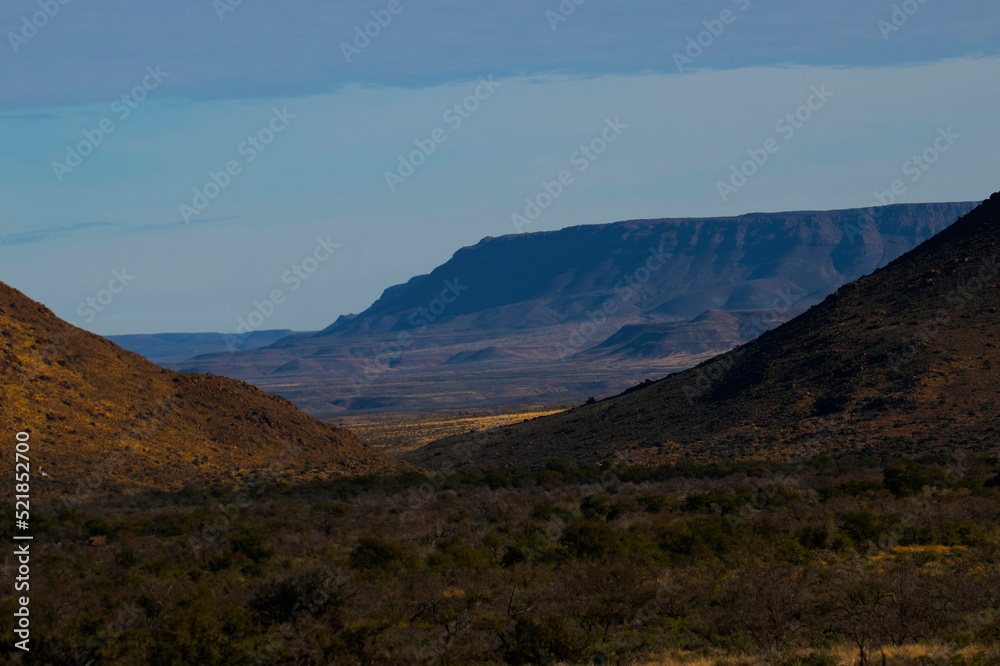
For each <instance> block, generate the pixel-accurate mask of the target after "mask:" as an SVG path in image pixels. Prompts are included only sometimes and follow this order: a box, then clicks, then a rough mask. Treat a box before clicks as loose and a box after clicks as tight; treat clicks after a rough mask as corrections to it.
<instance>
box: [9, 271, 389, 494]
mask: <svg viewBox="0 0 1000 666" xmlns="http://www.w3.org/2000/svg"><path fill="white" fill-rule="evenodd" d="M0 428H2V429H3V431H4V432H6V433H7V436H8V437H10V438H11V441H13V435H14V433H15V432H18V431H26V432H28V433H29V434H30V436H31V440H30V444H31V453H30V457H31V461H32V470H33V475H32V480H33V485H32V490H33V493H34V494H35V495H36V496H37V495H38V494H39V493H44V494H45V495H50V494H60V495H63V496H66V495H71V496H89V495H90V494H92V493H96V492H101V491H102V490H104V489H140V488H175V487H179V486H183V485H187V484H201V483H242V482H250V481H253V480H255V479H272V480H277V479H288V480H292V479H294V480H296V481H305V480H310V479H324V478H329V477H337V476H342V475H347V474H361V473H377V472H391V471H395V470H399V469H402V468H407V467H408V466H407V465H405V463H401V462H399V461H397V460H395V459H393V458H390V457H388V456H385V455H383V454H381V453H379V452H377V451H375V450H373V449H370V448H368V447H367V446H366V445H364V444H363V443H361V442H360V441H359V440H358V439H357V438H356V437H354V435H352V434H351V433H350V432H348V431H346V430H342V429H340V428H335V427H333V426H330V425H328V424H325V423H321V422H319V421H316V420H315V419H313V418H311V417H309V416H307V415H306V414H303V413H302V412H300V411H298V410H297V409H296V408H295V406H294V405H292V403H291V402H289V401H288V400H285V399H284V398H279V397H275V396H270V395H267V394H265V393H263V392H262V391H260V390H258V389H256V388H254V387H252V386H250V385H248V384H244V383H242V382H238V381H234V380H231V379H225V378H223V377H217V376H211V375H208V376H206V375H182V374H180V373H177V372H174V371H172V370H165V369H162V368H159V367H157V366H155V365H153V364H152V363H150V362H149V361H147V360H146V359H144V358H142V357H141V356H139V355H138V354H134V353H132V352H129V351H125V350H123V349H121V348H120V347H118V346H117V345H115V344H113V343H112V342H109V341H108V340H106V339H104V338H101V337H99V336H96V335H93V334H91V333H88V332H86V331H84V330H82V329H79V328H76V327H74V326H71V325H70V324H67V323H66V322H64V321H62V320H60V319H59V318H58V317H56V316H55V315H54V314H53V313H52V312H51V311H49V310H48V309H47V308H46V307H44V306H43V305H41V304H39V303H36V302H35V301H32V300H31V299H29V298H27V297H26V296H24V295H23V294H21V293H20V292H18V291H16V290H14V289H12V288H10V287H8V286H7V285H5V284H2V283H0ZM12 446H13V445H12ZM41 470H44V471H45V475H42V474H41V473H40V472H41Z"/></svg>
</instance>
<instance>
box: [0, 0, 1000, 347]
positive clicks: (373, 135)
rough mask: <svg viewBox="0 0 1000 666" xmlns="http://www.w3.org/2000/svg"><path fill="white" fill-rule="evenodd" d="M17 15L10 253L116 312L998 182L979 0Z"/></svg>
mask: <svg viewBox="0 0 1000 666" xmlns="http://www.w3.org/2000/svg"><path fill="white" fill-rule="evenodd" d="M63 1H64V2H65V1H66V0H63ZM223 3H225V4H223ZM560 6H562V8H563V11H562V12H561V13H560ZM571 7H572V8H573V12H572V13H570V12H569V11H568V8H571ZM46 9H47V10H48V13H49V14H51V16H46V15H45V14H44V12H45V10H46ZM229 10H231V11H229ZM390 10H395V11H396V13H392V12H391V11H390ZM372 12H375V17H373V15H372ZM377 18H381V19H382V21H383V23H385V25H384V26H377V28H378V29H377V30H376V29H375V28H376V25H375V24H372V25H368V26H367V27H368V29H369V31H370V32H372V33H378V34H377V36H375V37H373V38H369V41H367V42H366V41H364V39H361V40H359V41H357V42H354V40H355V38H356V35H357V31H358V30H361V31H364V29H365V27H366V24H367V23H369V22H370V21H373V20H376V19H377ZM389 18H391V20H388V19H389ZM562 19H565V20H562ZM25 21H27V23H25ZM32 22H34V24H35V25H32ZM880 22H881V23H880ZM38 25H41V27H37V26H38ZM26 26H28V27H26ZM33 28H34V29H33ZM0 32H2V33H3V35H4V40H3V43H0V202H2V204H3V208H2V211H3V212H2V214H0V215H2V216H0V280H3V281H4V282H7V283H9V284H11V285H13V286H15V287H17V288H19V289H21V290H23V291H24V292H26V293H27V294H28V295H29V296H31V297H33V298H35V299H38V300H40V301H42V302H44V303H45V304H46V305H48V306H49V307H51V308H52V309H53V310H54V311H55V312H56V313H57V314H59V315H60V316H62V317H64V318H66V319H67V320H69V321H71V322H72V323H74V324H77V325H81V326H84V327H85V328H88V329H90V330H93V331H96V332H98V333H102V334H115V333H142V332H146V333H149V332H163V331H225V332H231V331H234V330H236V327H237V325H238V324H237V322H238V321H239V318H240V317H243V318H246V317H247V315H248V314H249V313H250V312H253V311H254V310H255V305H254V303H255V301H256V302H257V303H264V302H265V301H267V300H268V299H270V297H271V295H272V294H273V293H274V292H275V290H280V292H281V295H282V296H283V298H282V299H281V302H280V303H278V304H276V306H275V307H274V308H273V313H272V314H271V316H270V317H268V318H267V320H266V322H265V325H264V327H265V328H294V329H299V330H305V329H317V328H321V327H323V326H325V325H327V324H329V323H330V322H331V321H333V320H334V319H335V318H336V317H337V316H338V315H340V314H344V313H348V312H357V311H360V310H362V309H364V308H365V307H367V305H369V304H370V303H371V302H372V301H373V300H374V299H375V298H377V297H378V295H379V294H380V293H381V291H382V290H383V289H384V288H386V287H387V286H390V285H392V284H396V283H399V282H403V281H405V280H407V279H408V278H410V277H411V276H413V275H416V274H420V273H425V272H428V271H430V270H431V269H432V268H433V267H434V266H436V265H439V264H440V263H442V262H443V261H445V260H446V259H447V258H448V257H449V256H450V255H451V254H452V253H453V252H454V251H455V250H456V249H458V248H459V247H461V246H464V245H470V244H473V243H475V242H477V241H478V240H480V239H481V238H483V237H485V236H498V235H503V234H508V233H516V232H518V231H522V232H530V231H541V230H547V229H557V228H561V227H565V226H569V225H574V224H590V223H602V222H611V221H616V220H622V219H631V218H646V217H674V216H712V215H722V214H739V213H746V212H753V211H777V210H792V209H830V208H846V207H853V206H866V205H870V204H872V203H873V201H874V194H875V192H877V191H885V190H888V189H889V188H890V186H891V184H892V183H893V181H895V180H899V181H902V182H903V183H904V184H905V193H904V194H903V195H902V196H900V197H899V200H900V201H905V202H919V201H958V200H976V199H982V198H984V197H986V196H988V195H989V194H990V193H992V192H993V191H996V190H997V189H1000V178H998V176H1000V170H998V168H997V167H998V151H997V149H996V148H997V146H998V145H1000V127H998V126H997V123H996V121H995V118H996V111H995V110H996V109H997V108H1000V87H998V86H997V85H996V81H997V80H998V75H1000V59H998V58H1000V37H998V35H1000V12H996V10H995V5H994V4H993V3H989V2H986V1H985V0H983V1H968V2H951V3H944V2H942V0H925V2H924V3H922V4H921V3H920V2H919V0H908V2H905V3H902V2H895V3H894V2H883V1H881V0H879V1H876V2H872V1H871V0H866V1H864V2H862V1H860V0H846V1H844V2H839V3H829V2H803V1H797V2H791V1H788V2H786V1H773V2H767V3H764V2H762V1H761V0H735V1H734V0H718V1H712V2H694V1H672V2H663V1H661V2H630V3H611V2H607V1H601V0H586V1H585V2H583V3H582V4H580V5H576V4H575V3H574V2H573V0H566V2H564V3H562V5H560V2H557V1H548V2H545V1H543V2H537V1H536V2H530V3H529V2H521V1H511V2H504V3H490V2H483V1H476V2H470V1H468V0H466V2H458V1H457V0H455V1H451V2H445V1H436V2H435V1H431V0H420V1H415V0H398V3H391V2H390V1H389V0H380V1H376V2H362V1H353V0H352V1H345V2H337V3H330V2H324V3H320V2H315V1H311V0H293V1H290V2H284V3H264V2H260V1H259V0H257V1H254V0H243V2H242V3H241V4H239V5H238V6H235V5H232V4H230V0H218V1H217V2H213V1H212V0H198V1H190V0H178V1H176V2H171V3H155V4H154V3H131V2H111V1H103V2H102V1H99V0H94V1H91V2H86V3H85V2H82V1H81V0H69V1H68V2H67V3H66V4H61V3H60V2H59V0H41V2H39V1H38V0H35V1H34V2H22V1H20V0H17V1H14V2H7V3H5V4H4V5H3V7H2V8H0ZM12 35H13V36H12ZM699 40H700V41H701V45H697V43H698V41H699ZM345 43H347V44H351V45H352V46H353V50H351V49H348V51H349V53H348V56H350V62H348V57H347V56H345V49H344V46H343V44H345ZM692 44H694V46H692ZM678 53H680V54H681V55H682V56H683V58H687V60H684V59H683V58H682V59H680V60H678V58H677V57H676V54H678ZM678 62H680V64H681V65H682V67H681V68H680V69H683V71H679V67H678ZM482 81H486V82H487V83H486V84H484V83H482ZM817 91H819V92H820V93H821V94H820V95H818V96H817V94H816V93H817ZM456 104H457V105H458V108H457V109H456V106H455V105H456ZM810 105H811V106H812V108H810ZM789 114H791V118H790V119H789V118H788V115H789ZM796 114H798V116H797V117H796ZM782 122H783V124H782ZM615 128H616V129H615ZM943 137H950V138H949V139H947V140H946V139H945V138H943ZM435 138H436V140H435ZM769 140H770V141H771V142H772V143H770V144H769V143H767V142H768V141H769ZM935 142H937V148H935ZM81 144H83V145H81ZM767 145H769V146H770V147H771V148H772V149H775V147H776V150H774V152H768V151H767V150H764V147H765V146H767ZM421 146H423V152H422V153H421V152H417V153H414V151H420V150H421ZM430 147H432V148H433V151H431V150H430ZM945 147H946V150H941V151H939V150H938V149H939V148H945ZM588 148H589V149H588ZM597 149H600V153H599V154H597V153H596V150H597ZM68 150H69V153H68ZM925 151H930V152H928V153H927V154H928V155H930V156H932V157H935V162H934V164H925V165H923V167H926V168H922V167H921V166H915V164H917V163H915V162H914V160H913V157H914V156H918V157H919V156H920V155H922V154H924V153H925ZM81 152H86V153H88V154H87V155H85V156H83V155H80V157H79V158H77V157H76V156H74V153H75V154H77V155H79V154H80V153H81ZM427 153H430V154H427ZM754 155H756V156H757V158H758V160H762V159H763V158H762V156H766V162H765V163H763V164H758V165H753V164H750V165H749V166H747V165H745V163H746V162H747V160H749V159H751V158H752V157H753V156H754ZM401 156H402V157H403V159H404V161H406V162H408V163H409V164H405V165H403V167H402V168H400V157H401ZM417 163H419V164H417ZM60 165H61V166H60ZM755 166H756V168H753V167H755ZM734 167H735V168H736V169H737V170H739V169H740V168H743V169H744V170H745V171H753V172H754V173H753V175H752V176H750V177H749V178H747V179H746V182H745V183H743V184H740V185H739V186H738V187H732V185H733V183H734V182H735V183H741V180H740V179H739V177H738V176H736V177H735V178H736V180H733V168H734ZM227 168H228V169H229V171H228V172H227ZM411 168H412V174H411V173H410V169H411ZM387 172H389V173H394V174H395V176H388V177H387ZM560 174H562V175H563V177H564V178H565V179H566V180H565V181H564V183H565V184H564V185H559V178H560ZM387 178H388V181H389V182H387ZM720 182H722V183H729V184H730V187H731V189H729V188H727V187H726V186H725V185H721V186H720ZM206 189H207V192H206ZM560 189H561V191H559V190H560ZM195 190H197V191H198V193H200V194H196V192H195ZM547 192H548V193H552V192H558V196H556V197H555V198H554V200H552V201H551V203H550V204H549V205H547V206H544V207H542V208H539V209H538V210H537V211H534V210H532V208H531V203H530V202H536V205H537V203H543V204H548V202H549V200H548V199H547V198H546V193H547ZM206 194H211V195H214V196H212V197H208V196H206ZM201 196H204V197H205V198H204V199H200V198H199V197H201ZM200 204H205V205H204V206H200ZM199 207H200V208H203V210H200V209H199ZM535 212H537V213H539V214H538V215H537V216H534V215H530V214H531V213H535ZM512 216H519V217H513V218H512ZM529 217H535V219H528V218H529ZM518 220H520V223H518ZM333 245H336V246H337V247H336V248H335V249H324V248H332V246H333ZM318 257H322V260H319V259H318ZM308 269H312V270H308ZM113 271H118V273H119V274H120V275H121V274H124V275H125V276H126V278H127V279H126V280H125V282H126V284H125V285H124V288H121V286H122V285H121V282H120V281H115V280H116V278H115V277H114V273H113ZM123 271H124V273H123ZM109 283H110V286H112V287H114V290H113V291H116V292H120V293H112V290H111V289H109ZM88 299H94V300H95V301H96V302H97V303H98V305H99V306H100V311H99V312H98V311H97V309H96V308H94V307H93V304H92V303H91V305H88V304H87V300H88ZM265 309H269V308H267V306H266V303H265Z"/></svg>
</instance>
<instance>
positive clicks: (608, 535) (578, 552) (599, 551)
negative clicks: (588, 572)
mask: <svg viewBox="0 0 1000 666" xmlns="http://www.w3.org/2000/svg"><path fill="white" fill-rule="evenodd" d="M559 545H560V546H562V547H563V548H564V549H565V550H566V552H568V553H570V554H571V555H572V556H574V557H577V558H581V559H591V558H595V557H600V556H602V555H610V554H612V553H616V552H618V550H619V548H620V546H621V544H620V542H619V541H618V535H617V534H616V533H615V531H614V529H612V528H611V527H610V526H609V525H608V524H607V523H603V522H598V521H596V520H579V521H577V522H575V523H573V524H572V525H570V526H569V528H567V529H566V533H565V534H563V537H562V539H560V541H559Z"/></svg>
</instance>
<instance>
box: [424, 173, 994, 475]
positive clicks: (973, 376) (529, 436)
mask: <svg viewBox="0 0 1000 666" xmlns="http://www.w3.org/2000/svg"><path fill="white" fill-rule="evenodd" d="M772 265H773V264H772ZM998 286H1000V193H998V194H995V195H993V197H992V198H991V199H990V200H988V201H986V202H984V203H983V204H982V205H981V206H980V207H978V208H977V209H976V210H975V211H974V212H972V213H970V214H968V215H966V216H965V217H963V218H962V219H961V220H959V221H958V222H957V223H955V224H954V225H952V226H950V227H949V228H947V229H945V230H944V231H942V232H941V233H939V234H937V235H936V236H934V237H933V238H932V239H930V240H928V241H926V242H924V243H922V244H921V245H920V246H919V247H917V248H915V249H913V250H911V251H909V252H907V253H906V254H904V255H903V256H902V257H900V258H898V259H897V260H895V261H893V262H892V263H891V264H889V266H887V267H886V268H883V269H880V270H877V271H875V272H874V273H872V274H871V275H867V276H865V277H862V278H861V279H859V280H857V281H854V282H851V283H849V284H847V285H845V286H843V287H841V288H840V289H838V290H836V292H835V293H834V294H832V295H830V296H828V297H826V298H825V299H823V301H822V303H820V304H818V305H816V306H815V307H813V308H811V309H810V310H808V311H807V312H806V313H805V314H802V315H801V316H799V317H796V318H795V319H793V320H791V321H789V322H788V323H786V324H784V325H783V326H781V327H779V328H777V329H775V330H772V331H770V332H768V333H765V334H764V335H762V336H761V337H759V338H758V339H756V340H754V341H753V342H750V343H748V344H745V345H742V346H740V347H737V348H736V349H734V350H732V351H730V352H728V353H727V354H724V355H722V356H719V357H717V358H714V359H712V360H710V361H708V362H706V363H703V364H701V365H699V366H698V367H696V368H693V369H690V370H688V371H686V372H682V373H679V374H675V375H672V376H669V377H667V378H665V379H663V380H661V381H658V382H650V383H648V384H645V385H643V386H641V387H637V388H636V389H635V390H631V391H628V392H627V393H625V394H622V395H619V396H617V397H614V398H610V399H607V400H604V401H600V402H597V403H596V404H590V405H585V406H580V407H577V408H575V409H572V410H570V411H567V412H563V413H560V414H556V415H553V416H550V417H546V418H541V419H536V420H533V421H528V422H524V423H521V424H518V425H514V426H510V427H505V428H500V429H497V430H493V431H490V432H488V433H484V434H482V435H481V436H478V437H476V438H475V440H474V444H475V447H474V449H470V448H469V446H468V445H467V444H468V441H467V440H468V439H469V438H468V437H466V438H452V439H448V440H442V441H439V442H436V443H433V444H431V445H429V446H427V447H425V448H424V449H421V450H418V451H417V452H415V453H414V454H412V456H411V460H412V461H413V462H415V463H417V464H420V465H423V466H425V467H429V468H432V469H450V468H452V467H459V468H462V467H508V466H517V467H524V466H526V465H528V466H541V465H544V464H545V463H546V462H547V461H548V460H550V459H552V458H561V459H564V460H567V461H569V462H574V463H591V462H598V461H602V460H607V459H616V458H617V459H624V460H628V461H632V462H638V463H652V462H675V461H680V460H690V461H708V460H718V459H720V458H728V459H734V458H739V459H748V458H749V459H753V458H763V457H772V458H773V457H784V456H810V455H817V454H820V453H826V454H842V453H859V452H860V453H865V452H871V453H887V452H891V453H896V454H911V455H913V454H922V453H944V454H949V455H950V454H954V453H980V454H984V455H985V454H988V455H996V451H997V445H998V444H1000V404H998V402H997V395H998V394H1000V313H998V308H1000V291H998ZM628 333H629V332H628V331H623V332H622V333H621V334H619V335H621V336H622V337H623V341H624V342H626V343H627V342H629V341H634V340H635V339H636V337H637V336H636V335H635V334H630V335H629V334H628ZM611 342H612V341H610V340H609V341H608V343H611ZM608 343H605V344H608ZM463 444H465V446H464V447H463ZM456 447H462V448H460V449H456ZM456 450H461V451H462V454H461V455H460V456H458V455H456V453H455V451H456Z"/></svg>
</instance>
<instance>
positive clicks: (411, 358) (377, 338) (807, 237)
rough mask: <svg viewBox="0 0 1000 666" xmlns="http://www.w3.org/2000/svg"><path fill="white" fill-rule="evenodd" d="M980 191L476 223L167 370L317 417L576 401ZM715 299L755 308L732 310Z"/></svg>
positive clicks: (693, 354) (723, 336) (818, 293)
mask: <svg viewBox="0 0 1000 666" xmlns="http://www.w3.org/2000/svg"><path fill="white" fill-rule="evenodd" d="M974 205H975V204H971V203H945V204H922V205H915V204H914V205H897V206H887V207H883V208H879V209H875V210H874V211H873V210H872V209H860V210H859V209H855V210H841V211H828V212H793V213H757V214H752V215H743V216H739V217H726V218H713V219H666V220H638V221H631V222H617V223H614V224H601V225H589V226H578V227H570V228H567V229H562V230H559V231H551V232H540V233H531V234H520V235H512V236H503V237H499V238H486V239H484V240H483V241H481V242H480V243H478V244H476V245H474V246H472V247H467V248H463V249H461V250H459V251H458V252H456V253H455V255H454V256H453V257H452V258H451V259H450V260H449V261H447V262H446V263H444V264H442V265H441V266H439V267H438V268H436V269H434V270H433V271H431V272H430V273H429V274H427V275H423V276H419V277H415V278H413V279H411V280H409V281H408V282H407V283H405V284H402V285H396V286H394V287H390V288H389V289H386V290H385V292H384V293H383V294H382V296H381V298H379V299H378V300H377V301H376V302H375V303H374V304H373V305H372V306H371V307H370V308H368V309H367V310H365V311H364V312H362V313H360V314H357V315H348V316H343V317H340V318H339V319H337V320H336V321H335V322H334V323H333V324H331V325H330V326H329V327H327V328H326V329H324V330H323V331H320V332H319V333H315V334H310V335H291V336H288V337H286V338H283V339H281V340H279V341H277V342H276V343H274V344H273V345H270V346H269V347H267V348H264V349H259V350H255V351H247V352H241V353H238V354H210V355H206V356H201V357H199V358H197V359H192V360H189V361H185V362H183V363H177V364H172V366H171V367H174V368H177V369H180V370H183V371H193V372H213V373H216V374H222V375H226V376H229V377H236V378H239V379H245V380H247V381H250V382H253V383H254V384H255V385H257V386H260V387H261V388H263V389H264V390H266V391H268V392H273V393H279V394H281V395H284V396H285V397H287V398H289V399H291V400H293V401H295V403H296V404H297V405H299V407H301V408H302V409H304V410H306V411H308V412H309V413H310V414H313V415H315V416H317V417H320V418H334V417H336V416H338V415H341V414H349V413H357V412H362V411H379V410H392V411H403V410H417V411H423V410H431V409H470V408H477V409H482V408H500V407H505V408H519V407H525V406H529V405H541V404H545V405H550V404H575V403H577V402H579V401H582V400H584V399H586V398H587V397H588V396H592V395H595V396H606V395H613V394H615V393H617V392H620V391H622V390H624V389H625V388H627V387H628V386H629V385H631V384H629V383H627V382H631V383H635V382H637V381H642V380H643V379H646V378H649V377H656V376H660V377H662V376H663V375H665V374H667V373H669V372H674V371H677V370H680V369H684V368H687V367H690V366H692V365H695V364H696V363H698V362H700V361H702V360H705V359H706V358H709V357H711V356H713V355H715V354H718V353H721V352H724V351H728V350H729V349H731V348H732V347H733V346H734V345H735V344H739V343H741V342H745V341H747V340H748V339H751V338H753V337H755V336H756V335H759V334H760V333H762V332H764V331H766V330H768V329H769V328H773V327H774V326H776V325H778V324H779V323H781V322H782V321H785V320H787V319H788V318H790V317H791V316H792V315H793V314H796V313H797V312H798V311H800V310H801V309H804V308H806V307H809V306H811V305H814V304H816V303H818V302H820V301H822V300H823V299H824V298H825V297H826V296H827V295H828V294H830V293H832V292H833V291H834V290H836V289H837V288H838V287H840V286H841V285H843V284H845V283H846V282H849V281H850V280H854V279H857V278H858V277H861V276H862V275H864V274H867V273H870V272H871V271H873V270H875V269H876V268H878V267H880V266H884V265H885V264H886V263H888V262H889V261H891V260H892V259H895V258H896V257H898V256H899V255H900V254H902V253H903V252H905V251H906V250H908V249H911V248H913V247H915V246H916V245H917V244H918V243H920V242H922V241H924V240H926V239H927V238H930V237H931V236H933V235H934V234H935V233H937V232H939V231H941V230H942V229H944V228H946V227H947V226H948V225H949V224H951V223H953V222H954V221H955V220H957V219H958V218H959V217H961V215H963V214H965V213H967V212H968V211H970V210H971V209H972V208H973V207H974ZM720 311H724V312H737V313H751V312H753V313H756V314H745V315H734V316H736V317H740V316H743V317H744V319H746V321H744V322H743V324H740V323H738V322H736V320H730V321H729V322H728V323H726V322H724V321H723V319H722V315H719V314H718V312H720ZM706 312H713V313H716V314H712V315H711V316H708V317H703V315H704V314H705V313H706ZM755 317H756V318H757V323H753V320H754V318H755ZM668 325H669V326H668ZM727 326H728V327H729V328H728V329H726V327H727ZM733 326H735V328H732V327H733ZM624 327H644V328H642V329H639V328H624ZM615 335H618V336H619V337H618V338H612V336H615ZM658 335H662V336H663V337H662V339H661V340H660V341H657V336H658ZM630 336H631V337H634V338H635V340H633V342H632V343H626V342H625V338H628V337H630ZM606 341H607V342H606ZM602 343H604V344H606V345H608V347H605V348H604V349H598V350H595V352H594V353H593V354H591V353H584V352H588V351H589V350H593V349H594V348H595V347H598V346H599V345H602ZM612 348H613V349H612ZM484 350H491V351H489V352H484ZM480 352H483V353H480ZM449 361H450V362H449ZM459 361H463V362H461V363H459Z"/></svg>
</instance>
